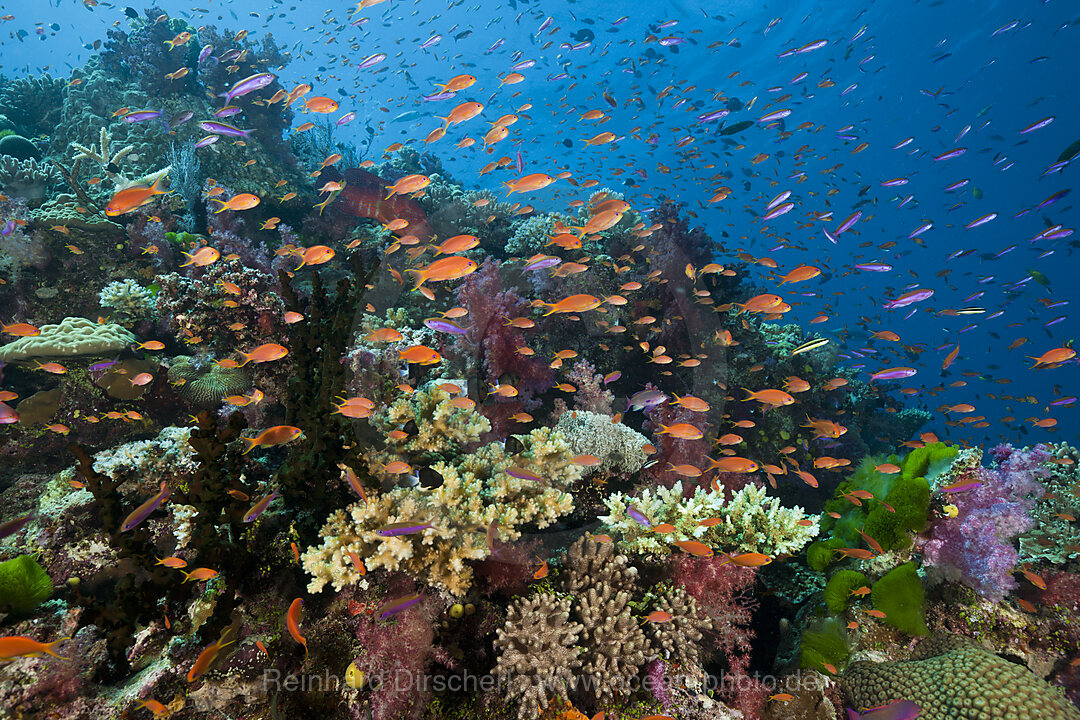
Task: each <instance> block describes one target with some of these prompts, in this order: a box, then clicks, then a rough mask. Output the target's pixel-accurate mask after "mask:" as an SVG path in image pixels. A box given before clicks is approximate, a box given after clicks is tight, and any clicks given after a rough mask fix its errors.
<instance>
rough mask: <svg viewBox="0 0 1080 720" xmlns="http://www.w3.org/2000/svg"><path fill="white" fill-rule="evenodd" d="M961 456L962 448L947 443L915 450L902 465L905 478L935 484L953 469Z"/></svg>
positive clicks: (929, 445) (933, 444) (932, 444)
mask: <svg viewBox="0 0 1080 720" xmlns="http://www.w3.org/2000/svg"><path fill="white" fill-rule="evenodd" d="M959 454H960V448H958V447H953V446H951V445H946V444H945V443H940V442H938V443H929V444H927V445H924V446H922V447H921V448H915V449H914V450H912V451H911V452H910V453H908V454H907V457H905V458H904V462H903V463H902V464H901V465H900V467H901V469H902V470H903V471H904V477H922V478H926V480H927V481H928V482H933V481H934V479H936V478H937V476H938V475H940V474H941V473H943V472H945V471H946V470H948V469H949V468H950V467H952V464H953V460H954V459H956V456H957V455H959Z"/></svg>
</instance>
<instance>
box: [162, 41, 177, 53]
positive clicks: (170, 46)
mask: <svg viewBox="0 0 1080 720" xmlns="http://www.w3.org/2000/svg"><path fill="white" fill-rule="evenodd" d="M164 44H165V45H168V46H169V51H170V52H172V49H173V47H175V46H174V45H173V41H172V40H166V41H165V42H164Z"/></svg>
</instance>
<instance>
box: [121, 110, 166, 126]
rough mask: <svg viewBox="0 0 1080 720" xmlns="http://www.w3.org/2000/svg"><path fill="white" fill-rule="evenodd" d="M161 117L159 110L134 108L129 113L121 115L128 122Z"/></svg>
mask: <svg viewBox="0 0 1080 720" xmlns="http://www.w3.org/2000/svg"><path fill="white" fill-rule="evenodd" d="M159 117H161V113H160V112H158V111H157V110H133V111H132V112H129V113H128V114H127V115H123V116H121V118H120V119H121V120H123V121H124V122H126V123H137V122H144V121H146V120H153V119H155V118H159Z"/></svg>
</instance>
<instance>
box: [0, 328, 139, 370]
mask: <svg viewBox="0 0 1080 720" xmlns="http://www.w3.org/2000/svg"><path fill="white" fill-rule="evenodd" d="M40 329H41V334H40V335H35V336H33V337H24V338H19V339H18V340H16V341H15V342H13V343H8V344H7V345H5V346H4V347H3V348H0V361H3V362H12V361H15V360H33V359H37V358H47V357H78V356H80V355H90V356H92V355H108V354H110V353H115V352H116V351H118V350H123V349H124V348H125V347H127V346H128V345H130V344H131V343H132V342H134V341H135V336H134V335H132V334H131V333H130V332H128V331H127V330H125V329H124V328H122V327H121V326H119V325H113V324H112V323H104V324H101V325H99V324H97V323H95V322H94V321H93V320H87V319H86V318H78V317H69V318H64V319H63V320H61V321H60V324H59V325H42V326H41V328H40Z"/></svg>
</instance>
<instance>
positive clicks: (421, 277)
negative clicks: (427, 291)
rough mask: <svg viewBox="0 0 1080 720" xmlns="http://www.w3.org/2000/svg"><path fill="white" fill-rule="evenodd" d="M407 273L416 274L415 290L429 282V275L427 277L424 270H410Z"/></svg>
mask: <svg viewBox="0 0 1080 720" xmlns="http://www.w3.org/2000/svg"><path fill="white" fill-rule="evenodd" d="M405 272H411V273H415V274H416V284H415V285H413V286H412V289H413V290H419V289H420V288H421V287H422V286H423V285H424V283H425V282H426V281H427V275H425V274H424V273H423V271H422V270H413V269H411V268H410V269H409V270H406V271H405Z"/></svg>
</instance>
